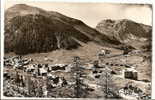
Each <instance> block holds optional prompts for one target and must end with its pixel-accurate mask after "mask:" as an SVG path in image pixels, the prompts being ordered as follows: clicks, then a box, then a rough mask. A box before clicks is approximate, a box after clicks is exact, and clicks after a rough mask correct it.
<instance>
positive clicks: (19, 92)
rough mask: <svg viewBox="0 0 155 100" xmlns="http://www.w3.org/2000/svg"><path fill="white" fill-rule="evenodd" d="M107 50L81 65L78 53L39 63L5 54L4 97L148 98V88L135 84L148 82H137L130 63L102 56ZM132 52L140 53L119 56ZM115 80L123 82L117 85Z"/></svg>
mask: <svg viewBox="0 0 155 100" xmlns="http://www.w3.org/2000/svg"><path fill="white" fill-rule="evenodd" d="M110 53H111V51H110V50H105V49H102V50H101V51H100V52H99V53H98V54H97V57H98V60H95V61H93V62H90V63H85V64H83V63H81V59H80V57H78V56H75V57H73V61H72V63H70V64H48V63H47V64H40V63H33V59H32V58H23V57H22V56H13V57H6V58H4V88H3V90H4V96H7V97H26V96H28V97H47V98H49V97H52V98H61V97H65V98H101V97H106V98H131V99H135V100H137V99H140V100H141V99H142V100H148V99H150V97H151V95H150V91H149V90H143V89H141V88H140V87H138V86H137V85H135V84H142V85H144V86H146V87H147V88H149V87H151V82H150V81H146V82H143V81H139V80H138V78H139V77H138V75H139V74H138V73H139V72H138V71H137V70H136V69H135V66H134V65H131V64H128V63H115V62H107V61H106V60H105V59H109V58H108V57H109V54H110ZM133 53H141V52H139V51H134V52H133V51H132V52H130V53H128V54H124V55H123V54H122V55H121V56H122V57H124V59H125V58H126V57H128V56H130V55H132V54H133ZM144 60H145V59H144ZM118 69H119V71H117V70H118ZM118 79H119V82H120V80H121V81H122V82H123V81H125V82H123V84H122V83H120V84H122V85H121V86H117V85H116V82H117V81H116V80H118ZM147 91H149V92H147ZM147 93H148V94H147Z"/></svg>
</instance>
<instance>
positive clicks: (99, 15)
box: [5, 0, 152, 27]
mask: <svg viewBox="0 0 155 100" xmlns="http://www.w3.org/2000/svg"><path fill="white" fill-rule="evenodd" d="M15 4H27V5H31V6H35V7H39V8H42V9H45V10H48V11H57V12H59V13H62V14H64V15H66V16H69V17H73V18H76V19H80V20H82V21H83V22H85V23H86V24H87V25H89V26H91V27H96V25H97V23H98V22H100V21H101V20H103V19H131V20H133V21H136V22H139V23H143V24H147V25H152V8H151V7H150V6H149V5H134V4H110V3H67V2H66V3H60V2H59V3H58V2H38V1H37V2H34V1H33V2H32V1H31V2H30V1H29V2H28V1H27V2H25V1H22V0H21V1H20V2H19V1H18V2H17V1H16V2H14V1H11V0H10V1H9V2H8V1H7V2H6V3H5V9H7V8H9V7H11V6H13V5H15Z"/></svg>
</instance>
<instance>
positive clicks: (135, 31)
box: [96, 19, 152, 49]
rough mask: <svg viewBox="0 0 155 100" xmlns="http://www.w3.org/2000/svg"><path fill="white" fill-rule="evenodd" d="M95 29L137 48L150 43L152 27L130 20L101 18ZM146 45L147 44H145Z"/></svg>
mask: <svg viewBox="0 0 155 100" xmlns="http://www.w3.org/2000/svg"><path fill="white" fill-rule="evenodd" d="M96 30H98V31H99V32H101V33H102V34H104V35H106V36H108V37H109V38H110V39H112V40H117V41H120V42H121V43H122V44H126V45H130V46H132V47H135V48H137V49H141V48H143V47H147V46H150V45H151V41H152V39H151V37H152V27H151V26H148V25H144V24H141V23H136V22H134V21H132V20H128V19H122V20H111V19H107V20H103V21H101V22H99V23H98V24H97V26H96ZM146 45H147V46H146Z"/></svg>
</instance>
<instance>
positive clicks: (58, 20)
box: [5, 4, 120, 54]
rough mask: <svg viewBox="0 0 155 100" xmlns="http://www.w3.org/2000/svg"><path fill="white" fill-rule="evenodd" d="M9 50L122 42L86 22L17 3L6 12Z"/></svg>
mask: <svg viewBox="0 0 155 100" xmlns="http://www.w3.org/2000/svg"><path fill="white" fill-rule="evenodd" d="M5 16H6V17H5V51H6V52H10V51H13V52H15V53H17V54H27V53H34V52H48V51H52V50H56V49H74V48H77V47H78V46H80V45H81V43H87V42H88V41H93V42H95V43H98V44H100V45H108V44H111V45H115V44H120V42H118V41H116V40H111V39H109V38H108V37H107V36H105V35H104V34H101V33H99V32H98V31H96V30H95V29H93V28H91V27H89V26H87V25H86V24H84V23H83V22H82V21H80V20H77V19H74V18H70V17H67V16H65V15H62V14H60V13H58V12H54V11H45V10H43V9H40V8H36V7H31V6H28V5H25V4H17V5H15V6H13V7H11V8H9V9H7V10H6V12H5Z"/></svg>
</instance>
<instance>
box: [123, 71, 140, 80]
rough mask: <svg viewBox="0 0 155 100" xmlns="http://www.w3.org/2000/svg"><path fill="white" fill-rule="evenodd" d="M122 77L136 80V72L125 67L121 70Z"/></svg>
mask: <svg viewBox="0 0 155 100" xmlns="http://www.w3.org/2000/svg"><path fill="white" fill-rule="evenodd" d="M123 73H124V78H128V79H133V80H137V79H138V72H137V71H136V70H135V69H134V68H127V69H125V70H124V71H123Z"/></svg>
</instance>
